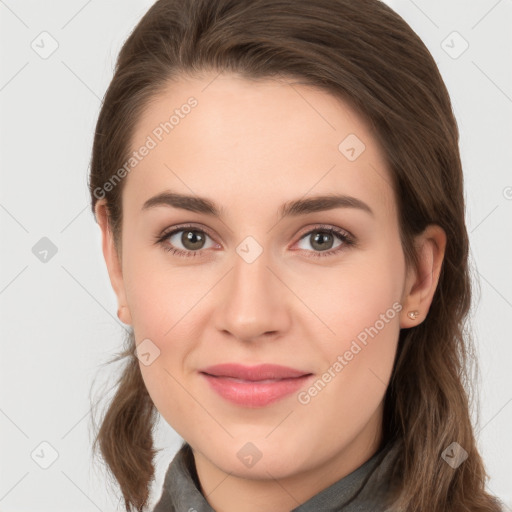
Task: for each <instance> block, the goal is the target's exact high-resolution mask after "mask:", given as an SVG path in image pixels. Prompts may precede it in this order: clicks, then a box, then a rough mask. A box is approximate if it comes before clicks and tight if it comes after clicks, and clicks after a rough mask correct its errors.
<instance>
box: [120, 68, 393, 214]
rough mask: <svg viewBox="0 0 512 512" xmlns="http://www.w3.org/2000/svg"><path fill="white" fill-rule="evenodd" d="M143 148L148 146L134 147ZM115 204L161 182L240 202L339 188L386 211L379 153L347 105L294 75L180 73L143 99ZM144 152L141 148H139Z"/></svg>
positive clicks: (150, 191)
mask: <svg viewBox="0 0 512 512" xmlns="http://www.w3.org/2000/svg"><path fill="white" fill-rule="evenodd" d="M143 147H146V148H148V149H147V150H142V151H141V149H142V148H143ZM131 150H132V151H136V152H138V157H137V159H136V161H135V160H133V162H132V163H134V164H135V165H134V166H133V167H132V170H131V171H130V172H129V174H128V175H127V177H126V178H125V179H126V180H127V183H126V184H125V189H124V192H123V204H124V205H128V204H130V205H132V206H135V207H138V208H139V209H140V208H141V207H142V204H143V203H144V201H145V200H147V199H148V198H149V197H151V196H152V195H155V194H158V193H161V192H162V191H164V190H166V189H170V190H173V191H178V192H182V193H188V194H190V193H192V194H197V195H200V196H206V197H211V198H212V199H213V200H214V201H216V202H219V203H221V204H232V205H233V206H235V205H236V204H238V205H239V206H240V207H243V206H244V205H245V206H248V205H249V204H252V205H254V204H255V203H254V202H255V201H258V200H259V202H260V203H261V202H262V201H263V202H264V203H265V204H266V205H269V204H270V203H271V202H275V203H276V209H277V208H278V207H279V206H280V205H281V204H282V203H283V202H285V201H287V200H290V199H295V198H298V197H302V196H304V195H306V194H308V195H310V194H312V195H316V194H328V193H330V192H338V193H344V194H350V195H353V196H356V197H358V198H360V199H361V200H363V201H365V202H368V203H371V204H372V205H373V206H372V208H373V209H374V210H379V209H381V210H386V211H387V212H388V213H389V212H393V211H394V200H393V191H392V188H391V179H390V176H389V173H388V169H387V164H386V162H385V160H384V155H383V152H382V151H381V149H380V147H379V146H378V144H377V142H376V140H375V139H374V137H373V136H372V134H371V131H370V129H369V127H368V125H367V123H366V122H365V120H364V118H362V117H361V116H360V115H359V114H358V113H357V112H356V111H355V110H353V109H352V108H351V107H350V106H349V105H348V104H346V103H345V102H343V101H341V100H340V99H339V98H336V97H334V96H332V95H331V94H328V93H327V92H325V91H323V90H320V89H318V88H315V87H312V86H309V85H305V84H298V83H296V82H294V81H292V80H290V81H283V80H280V81H277V80H271V79H266V80H249V79H246V78H243V77H240V76H237V75H234V74H220V75H219V74H206V75H204V76H203V77H202V78H184V77H182V78H180V79H179V80H177V81H174V82H170V83H169V84H168V86H167V87H166V88H165V89H164V90H163V91H162V92H161V93H160V94H158V95H157V96H155V97H154V98H153V99H152V101H151V102H150V103H149V104H148V106H147V107H146V109H145V111H144V113H143V115H142V116H141V118H140V119H139V120H138V121H137V124H136V127H135V131H134V134H133V139H132V144H131ZM141 153H144V156H142V157H141V156H140V154H141Z"/></svg>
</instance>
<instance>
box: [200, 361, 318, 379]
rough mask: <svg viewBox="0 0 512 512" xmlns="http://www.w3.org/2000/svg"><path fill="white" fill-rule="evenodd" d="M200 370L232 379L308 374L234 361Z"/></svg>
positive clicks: (282, 367) (290, 377)
mask: <svg viewBox="0 0 512 512" xmlns="http://www.w3.org/2000/svg"><path fill="white" fill-rule="evenodd" d="M200 371H201V373H207V374H208V375H211V376H213V377H232V378H234V379H240V380H249V381H259V380H268V379H271V380H278V379H293V378H295V377H302V376H303V375H308V374H309V372H304V371H301V370H296V369H295V368H289V367H288V366H280V365H276V364H260V365H257V366H243V365H241V364H236V363H225V364H217V365H214V366H209V367H207V368H203V369H202V370H200Z"/></svg>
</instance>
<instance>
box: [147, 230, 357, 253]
mask: <svg viewBox="0 0 512 512" xmlns="http://www.w3.org/2000/svg"><path fill="white" fill-rule="evenodd" d="M186 230H190V231H197V232H199V233H202V234H205V235H208V236H209V237H210V238H213V237H212V236H211V235H210V234H209V233H208V232H207V231H205V230H203V229H200V228H197V227H196V226H193V225H184V226H177V227H176V228H173V229H172V230H171V231H168V232H166V233H164V234H163V235H162V236H159V237H157V239H156V242H155V243H157V244H160V245H161V246H162V248H163V249H164V250H165V251H167V252H171V253H172V254H173V255H176V256H178V257H185V258H188V257H195V256H197V255H198V254H199V253H201V252H202V251H203V250H204V249H201V250H198V251H185V250H183V249H177V248H175V247H172V246H169V245H168V244H166V241H167V239H168V238H169V237H171V236H172V235H175V234H176V233H179V232H181V231H186ZM317 232H318V233H329V234H331V235H335V236H337V237H338V238H339V239H340V240H341V241H342V242H343V243H342V244H341V245H339V246H338V247H337V248H336V249H330V250H329V251H308V250H306V249H301V250H304V251H307V252H313V254H314V256H313V258H324V257H326V256H332V255H334V254H337V253H338V252H340V251H342V250H344V249H346V248H348V247H353V246H355V245H356V241H355V238H354V237H353V236H352V235H350V234H349V233H347V232H346V231H344V230H341V229H338V228H335V227H333V226H317V227H315V228H314V229H311V230H310V231H308V232H307V233H304V234H303V235H302V236H301V237H300V238H299V240H302V239H303V238H306V237H307V236H308V235H311V234H313V233H317Z"/></svg>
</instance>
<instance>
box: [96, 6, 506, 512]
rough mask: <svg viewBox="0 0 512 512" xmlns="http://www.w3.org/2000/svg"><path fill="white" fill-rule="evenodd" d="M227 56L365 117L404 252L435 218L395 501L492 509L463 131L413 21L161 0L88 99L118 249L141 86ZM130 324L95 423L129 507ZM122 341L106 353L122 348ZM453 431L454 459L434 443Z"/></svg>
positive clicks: (403, 400) (229, 66) (397, 394)
mask: <svg viewBox="0 0 512 512" xmlns="http://www.w3.org/2000/svg"><path fill="white" fill-rule="evenodd" d="M204 71H213V72H220V71H228V72H229V71H231V72H234V73H237V74H239V75H241V76H244V77H247V78H275V77H278V76H279V77H286V78H289V79H293V80H297V81H299V82H300V83H303V84H309V85H313V86H316V87H317V88H320V89H322V90H324V91H326V92H328V93H330V94H332V95H335V96H337V97H339V98H340V99H342V100H344V101H345V102H348V103H349V104H350V105H351V106H353V107H354V108H355V109H356V110H357V111H358V112H359V113H360V115H361V116H363V117H364V118H365V119H366V120H367V121H368V123H369V126H370V127H371V129H372V130H373V132H374V136H375V137H376V139H377V140H378V142H379V143H380V145H381V147H382V149H383V151H384V153H385V157H386V159H387V162H388V164H389V168H390V170H391V174H392V185H393V189H394V193H395V198H396V201H397V205H398V211H399V220H400V235H401V241H402V246H403V250H404V255H405V257H406V262H407V265H417V263H418V261H417V255H416V253H415V251H414V243H413V241H414V237H415V235H418V234H419V233H421V232H422V231H423V230H424V229H425V227H426V226H427V225H429V224H437V225H439V226H441V227H442V228H443V229H444V231H445V232H446V234H447V246H446V252H445V257H444V262H443V265H442V269H441V273H440V278H439V282H438V286H437V289H436V292H435V295H434V298H433V302H432V305H431V308H430V311H429V313H428V316H427V317H426V319H425V320H424V321H423V322H422V323H421V324H419V325H417V326H415V327H413V328H409V329H402V330H401V332H400V337H399V343H398V350H397V354H396V359H395V366H394V369H393V374H392V377H391V381H390V384H389V386H388V389H387V392H386V397H385V412H384V423H383V429H384V434H385V438H386V439H395V440H396V441H397V442H398V443H400V444H401V445H402V446H401V450H400V452H399V453H400V455H399V459H398V461H397V464H396V466H395V470H396V474H397V475H398V476H399V481H400V484H399V486H398V488H397V489H396V490H395V494H393V510H397V511H398V510H407V511H409V512H415V511H417V512H420V511H421V512H427V511H428V512H446V511H452V512H454V511H457V512H458V511H460V512H462V511H474V512H476V511H488V512H491V511H498V510H500V503H499V501H498V500H497V499H496V498H494V497H492V496H491V495H489V494H488V493H486V491H485V483H486V479H487V475H486V472H485V469H484V464H483V461H482V458H481V456H480V454H479V452H478V449H477V444H476V439H475V434H474V431H473V427H472V423H471V417H470V413H471V410H472V408H473V405H474V404H473V394H474V390H473V389H472V386H473V385H474V382H475V381H474V374H473V373H472V369H473V370H475V369H476V361H475V358H474V351H473V342H472V340H471V332H470V329H468V318H467V314H468V312H469V309H470V303H471V288H470V272H469V266H468V250H469V243H468V234H467V231H466V226H465V220H464V210H465V206H464V196H463V175H462V167H461V160H460V155H459V147H458V140H459V133H458V127H457V123H456V120H455V117H454V115H453V112H452V107H451V101H450V98H449V95H448V91H447V89H446V86H445V84H444V82H443V80H442V77H441V75H440V73H439V70H438V68H437V66H436V64H435V61H434V59H433V58H432V56H431V54H430V53H429V51H428V49H427V48H426V47H425V45H424V43H423V42H422V41H421V39H420V38H419V37H418V35H417V34H416V33H415V32H414V31H413V30H412V29H411V28H410V27H409V25H408V24H407V23H406V22H405V21H404V20H403V19H402V18H401V17H400V16H399V15H398V14H397V13H395V12H394V11H393V10H392V9H391V8H389V7H388V6H387V5H386V4H384V3H382V2H381V1H379V0H357V1H355V0H315V1H314V2H312V1H311V0H158V1H157V2H156V3H155V4H154V5H153V6H152V7H151V8H150V9H149V11H148V12H147V13H146V14H145V16H144V17H143V18H142V20H141V21H140V22H139V23H138V25H137V26H136V28H135V29H134V30H133V32H132V33H131V34H130V36H129V37H128V39H127V40H126V42H125V43H124V46H123V47H122V49H121V52H120V54H119V57H118V60H117V64H116V68H115V74H114V77H113V79H112V82H111V83H110V86H109V88H108V90H107V92H106V95H105V97H104V102H103V105H102V108H101V112H100V115H99V119H98V123H97V128H96V133H95V138H94V145H93V152H92V161H91V171H90V182H89V187H90V193H91V206H92V210H93V212H94V207H95V205H96V202H97V201H98V199H100V198H103V197H105V199H106V202H107V210H108V213H109V226H110V228H111V230H112V233H113V236H114V240H115V241H116V244H117V247H118V250H119V254H121V237H120V233H121V223H122V207H121V194H122V190H123V181H121V183H119V185H117V186H113V187H105V186H104V184H105V183H107V182H108V181H109V180H110V179H111V177H112V176H113V175H114V174H115V173H116V171H118V170H119V169H120V168H121V167H122V166H123V165H124V163H125V162H126V161H127V159H128V158H129V154H130V150H133V148H131V147H130V142H131V139H132V136H133V133H134V128H135V126H136V123H137V121H138V119H139V118H140V115H141V113H142V112H143V110H144V109H145V108H146V107H147V105H148V102H149V101H150V100H151V99H153V98H154V97H155V96H156V95H158V94H159V93H160V92H161V91H162V90H163V87H165V86H167V85H168V84H169V83H170V80H172V79H173V78H174V77H179V76H180V75H189V76H197V75H198V74H200V73H201V72H204ZM134 348H135V340H134V338H133V333H132V335H131V336H129V337H128V338H127V344H126V349H125V350H124V352H123V353H121V354H120V356H119V357H121V358H127V359H128V360H127V364H126V367H125V368H124V372H123V373H122V375H121V377H120V379H119V382H118V388H117V393H116V394H115V396H114V398H113V399H112V401H111V403H110V405H109V407H108V410H107V412H106V414H105V416H104V418H103V420H102V423H101V425H100V428H99V430H98V431H97V434H96V437H95V440H94V448H95V450H96V449H97V448H98V447H99V449H100V451H101V455H102V457H103V459H104V461H105V462H106V464H107V466H108V469H109V470H110V472H111V473H112V475H113V476H114V477H115V479H116V480H117V482H118V483H119V485H120V487H121V491H122V494H123V498H124V501H125V505H126V510H127V511H130V510H133V509H135V510H138V511H142V510H144V508H145V507H146V506H147V504H148V497H149V488H150V484H151V483H152V482H153V480H154V455H155V450H154V448H153V438H152V430H153V427H154V421H155V417H156V416H155V413H156V410H155V407H154V405H153V403H152V401H151V398H150V396H149V394H148V392H147V390H146V388H145V386H144V382H143V380H142V376H141V372H140V369H139V365H138V361H137V359H136V358H135V357H134V355H133V351H134ZM119 357H118V358H117V359H119ZM452 442H457V443H458V444H459V445H460V446H461V447H463V449H464V450H465V451H466V452H467V453H468V458H467V459H466V460H465V461H464V462H463V463H462V464H461V465H460V466H459V467H457V468H456V469H454V468H452V467H451V466H450V465H449V464H447V463H446V462H444V460H443V458H442V454H443V451H444V450H445V449H446V448H447V447H448V446H449V445H450V444H451V443H452Z"/></svg>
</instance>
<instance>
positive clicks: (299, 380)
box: [90, 0, 500, 512]
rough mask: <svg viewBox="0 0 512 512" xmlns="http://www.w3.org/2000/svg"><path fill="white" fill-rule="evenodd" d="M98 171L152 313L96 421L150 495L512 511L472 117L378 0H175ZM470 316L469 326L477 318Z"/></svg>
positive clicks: (107, 245) (159, 20) (125, 274)
mask: <svg viewBox="0 0 512 512" xmlns="http://www.w3.org/2000/svg"><path fill="white" fill-rule="evenodd" d="M90 192H91V200H92V209H93V211H94V214H95V216H96V219H97V221H98V223H99V225H100V227H101V230H102V235H103V253H104V256H105V260H106V264H107V268H108V271H109V276H110V280H111V284H112V286H113V289H114V291H115V292H116V295H117V299H118V302H119V310H118V316H119V318H120V319H121V320H122V321H123V322H124V323H125V324H127V325H129V326H131V331H130V332H131V334H130V336H129V338H128V340H127V346H126V350H125V351H124V353H123V354H121V357H123V358H126V359H127V364H126V367H125V369H124V372H123V374H122V376H121V378H120V380H119V384H118V389H117V393H116V395H115V397H114V399H113V400H112V402H111V404H110V406H109V409H108V411H107V413H106V415H105V418H104V419H103V422H102V424H101V427H100V429H99V431H98V434H97V438H96V440H95V446H96V447H99V449H100V451H101V454H102V456H103V458H104V460H105V461H106V463H107V465H108V467H109V469H110V471H111V472H112V474H113V476H114V477H115V479H116V480H117V481H118V483H119V485H120V487H121V491H122V494H123V497H124V501H125V505H126V509H127V510H133V509H135V510H145V509H147V506H148V503H149V499H150V495H149V489H150V484H151V482H152V480H153V478H154V465H153V457H154V454H155V450H154V447H153V441H152V428H153V426H154V424H155V420H156V417H157V412H158V413H160V414H161V415H162V416H163V418H164V419H165V420H166V421H167V422H168V423H169V425H170V426H171V427H172V428H173V429H174V430H175V431H176V432H177V433H178V434H179V435H180V436H181V437H182V438H183V439H184V443H183V445H182V446H181V449H180V450H179V452H178V453H177V454H176V456H175V458H174V459H173V461H172V463H171V464H170V466H169V469H168V471H167V473H166V479H165V484H164V489H163V490H162V493H161V497H160V500H159V502H158V504H157V505H156V507H155V508H154V510H155V511H156V512H163V511H164V510H180V511H181V510H184V511H185V510H188V511H189V512H191V511H193V510H197V511H212V510H218V511H220V510H222V511H227V512H229V511H231V510H244V511H256V510H272V511H289V510H295V511H301V512H304V511H311V510H315V511H318V510H322V511H324V510H346V511H349V510H350V511H351V510H354V511H355V510H407V511H429V512H431V511H470V510H471V511H498V510H500V503H499V502H498V500H497V499H495V498H493V497H492V496H490V495H489V494H487V493H486V491H485V480H486V473H485V469H484V465H483V461H482V459H481V456H480V455H479V453H478V449H477V446H476V440H475V434H474V431H473V428H472V424H471V420H470V413H469V406H470V401H469V394H468V392H469V391H470V383H471V382H470V379H469V377H468V376H469V375H470V373H469V370H468V367H469V363H470V362H471V361H470V360H469V358H468V355H469V354H470V351H471V341H470V338H469V337H468V336H467V333H465V332H464V321H465V318H466V315H467V313H468V310H469V307H470V298H471V290H470V276H469V272H468V262H467V258H468V236H467V231H466V227H465V223H464V197H463V176H462V169H461V162H460V155H459V150H458V129H457V124H456V120H455V118H454V116H453V113H452V109H451V103H450V99H449V96H448V93H447V90H446V87H445V85H444V83H443V80H442V78H441V76H440V74H439V71H438V69H437V67H436V65H435V62H434V60H433V58H432V56H431V55H430V53H429V52H428V50H427V48H426V47H425V45H424V44H423V43H422V42H421V40H420V39H419V38H418V36H417V35H416V34H415V33H414V32H413V31H412V29H411V28H410V27H409V26H408V25H407V24H406V23H405V22H404V20H403V19H401V18H400V16H398V15H397V14H396V13H395V12H393V11H392V10H391V9H390V8H389V7H387V6H386V5H385V4H383V3H381V2H379V1H377V0H371V1H370V0H364V1H357V2H354V1H348V0H346V1H344V0H321V1H317V2H314V3H313V4H312V3H310V2H306V1H302V0H299V1H297V0H283V1H275V0H272V1H270V0H252V1H250V2H249V1H236V2H235V1H232V0H185V1H184V0H181V1H177V0H159V1H157V2H156V3H155V4H154V5H153V6H152V7H151V9H150V10H149V11H148V13H147V14H146V15H145V16H144V17H143V19H142V20H141V21H140V23H139V24H138V25H137V27H136V28H135V30H134V31H133V33H132V34H131V35H130V37H129V38H128V40H127V41H126V42H125V44H124V46H123V48H122V50H121V52H120V55H119V58H118V62H117V67H116V71H115V75H114V77H113V80H112V82H111V84H110V86H109V89H108V91H107V93H106V96H105V99H104V103H103V105H102V109H101V113H100V116H99V119H98V124H97V130H96V135H95V140H94V147H93V155H92V163H91V174H90ZM463 334H464V335H463Z"/></svg>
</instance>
